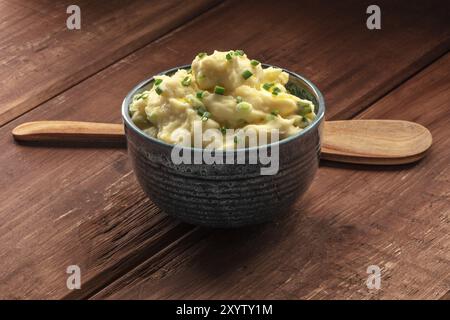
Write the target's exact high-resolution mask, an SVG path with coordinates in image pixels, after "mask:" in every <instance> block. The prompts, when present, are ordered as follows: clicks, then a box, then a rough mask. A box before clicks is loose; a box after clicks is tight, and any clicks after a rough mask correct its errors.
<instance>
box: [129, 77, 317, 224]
mask: <svg viewBox="0 0 450 320" xmlns="http://www.w3.org/2000/svg"><path fill="white" fill-rule="evenodd" d="M291 76H292V74H291ZM138 87H139V86H138ZM314 88H315V87H314ZM135 89H136V88H135ZM306 89H307V90H309V89H311V90H312V88H308V87H307V88H306ZM314 94H316V92H315V93H314ZM319 94H320V93H319ZM133 95H134V93H133V91H132V93H130V95H129V96H133ZM320 99H322V98H321V96H320ZM321 101H322V100H321ZM128 104H129V101H127V99H126V101H124V107H126V108H128ZM322 108H324V106H322ZM319 111H320V112H321V115H320V118H319V119H317V120H316V123H313V124H314V125H311V126H312V127H311V128H308V130H304V132H302V134H301V135H299V136H296V137H293V138H291V139H285V140H282V141H280V142H279V143H278V144H279V171H278V173H276V174H275V175H261V174H260V169H261V165H260V164H213V165H208V164H178V165H175V164H174V163H173V162H172V160H171V151H172V147H171V146H170V145H167V144H165V143H161V142H160V141H158V140H156V139H152V138H149V137H147V136H146V135H145V134H143V133H142V132H141V131H139V129H137V128H136V127H135V126H134V125H133V123H132V122H131V120H130V119H129V117H128V118H127V117H126V116H127V113H126V112H128V110H124V109H123V113H124V124H125V134H126V137H127V146H128V152H129V156H130V159H131V162H132V165H133V168H134V172H135V175H136V177H137V180H138V181H139V183H140V185H141V186H142V188H143V190H144V191H145V193H146V194H147V195H148V196H149V197H150V199H151V200H152V201H153V202H154V203H155V204H156V205H157V206H158V207H159V208H160V209H162V210H163V211H164V212H166V213H167V214H169V215H171V216H174V217H176V218H178V219H180V220H182V221H184V222H187V223H191V224H195V225H201V226H208V227H219V228H229V227H240V226H245V225H251V224H257V223H261V222H265V221H270V220H273V219H276V218H277V217H278V216H279V215H281V214H283V213H285V212H287V211H289V208H290V207H291V206H292V205H293V204H294V203H295V202H296V201H297V200H298V198H299V197H300V196H301V195H303V194H304V193H305V192H306V190H307V189H308V188H309V186H310V185H311V182H312V180H313V178H314V175H315V173H316V171H317V168H318V165H319V158H320V136H321V128H322V121H323V111H324V110H319ZM190 150H191V151H192V152H200V151H199V150H198V149H197V150H196V149H190Z"/></svg>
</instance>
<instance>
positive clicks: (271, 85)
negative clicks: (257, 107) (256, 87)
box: [263, 83, 273, 91]
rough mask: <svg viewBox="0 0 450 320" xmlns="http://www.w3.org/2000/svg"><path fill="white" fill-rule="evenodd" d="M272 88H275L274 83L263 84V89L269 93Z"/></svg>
mask: <svg viewBox="0 0 450 320" xmlns="http://www.w3.org/2000/svg"><path fill="white" fill-rule="evenodd" d="M272 87H273V83H264V84H263V88H264V89H266V90H267V91H269V89H270V88H272Z"/></svg>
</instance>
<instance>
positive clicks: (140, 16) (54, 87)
mask: <svg viewBox="0 0 450 320" xmlns="http://www.w3.org/2000/svg"><path fill="white" fill-rule="evenodd" d="M72 3H73V1H57V2H56V3H55V2H54V1H37V0H31V1H30V0H4V1H1V2H0V20H1V21H2V22H1V23H2V27H1V29H0V30H1V31H0V52H1V54H0V125H1V124H4V123H5V122H7V121H9V120H11V119H13V118H15V117H17V116H18V115H20V114H22V113H24V112H26V111H28V110H30V109H32V108H34V107H36V106H37V105H39V104H41V103H42V102H44V101H46V100H48V99H50V98H52V97H53V96H55V95H56V94H58V93H60V92H61V91H63V90H65V89H67V88H69V87H71V86H73V85H74V84H76V83H78V82H79V81H81V80H83V79H86V78H87V77H89V76H91V75H92V74H94V73H96V72H98V71H99V70H101V69H103V68H105V67H107V66H108V65H110V64H111V63H113V62H115V61H117V60H118V59H120V58H122V57H124V56H126V55H127V54H129V53H131V52H133V51H135V50H136V49H138V48H140V47H142V46H144V45H145V44H147V43H149V42H151V41H153V40H155V39H157V38H158V37H160V36H161V35H163V34H165V33H166V32H168V31H169V30H171V29H173V28H175V27H177V26H179V25H181V24H183V23H185V22H187V21H189V20H190V19H192V18H193V17H196V16H197V15H199V14H200V13H202V12H204V11H205V10H207V9H209V8H210V7H212V6H213V5H215V4H217V3H218V1H214V0H198V1H172V0H171V1H153V2H152V3H151V4H149V3H148V1H144V0H135V1H116V0H114V1H87V0H83V1H78V2H77V3H76V4H77V5H78V6H79V7H80V9H81V21H82V22H81V29H80V30H68V29H67V27H66V19H67V17H68V16H69V15H68V14H67V13H66V8H67V7H68V6H69V5H70V4H72Z"/></svg>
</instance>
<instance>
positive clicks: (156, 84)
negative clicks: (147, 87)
mask: <svg viewBox="0 0 450 320" xmlns="http://www.w3.org/2000/svg"><path fill="white" fill-rule="evenodd" d="M161 82H163V79H156V80H155V86H159V85H160V84H161Z"/></svg>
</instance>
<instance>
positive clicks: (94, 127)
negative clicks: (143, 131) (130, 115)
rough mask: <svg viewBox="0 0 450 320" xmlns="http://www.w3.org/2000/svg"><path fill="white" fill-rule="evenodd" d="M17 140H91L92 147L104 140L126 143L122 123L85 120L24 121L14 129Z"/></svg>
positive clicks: (13, 133) (13, 132)
mask: <svg viewBox="0 0 450 320" xmlns="http://www.w3.org/2000/svg"><path fill="white" fill-rule="evenodd" d="M12 135H13V137H14V140H16V141H42V142H45V141H58V142H62V143H63V142H67V141H76V142H84V141H87V142H91V145H92V147H95V146H96V144H97V143H101V142H103V141H111V142H119V143H123V144H124V145H125V131H124V128H123V125H122V124H115V123H99V122H84V121H34V122H26V123H22V124H21V125H18V126H17V127H15V128H14V129H13V131H12Z"/></svg>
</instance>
